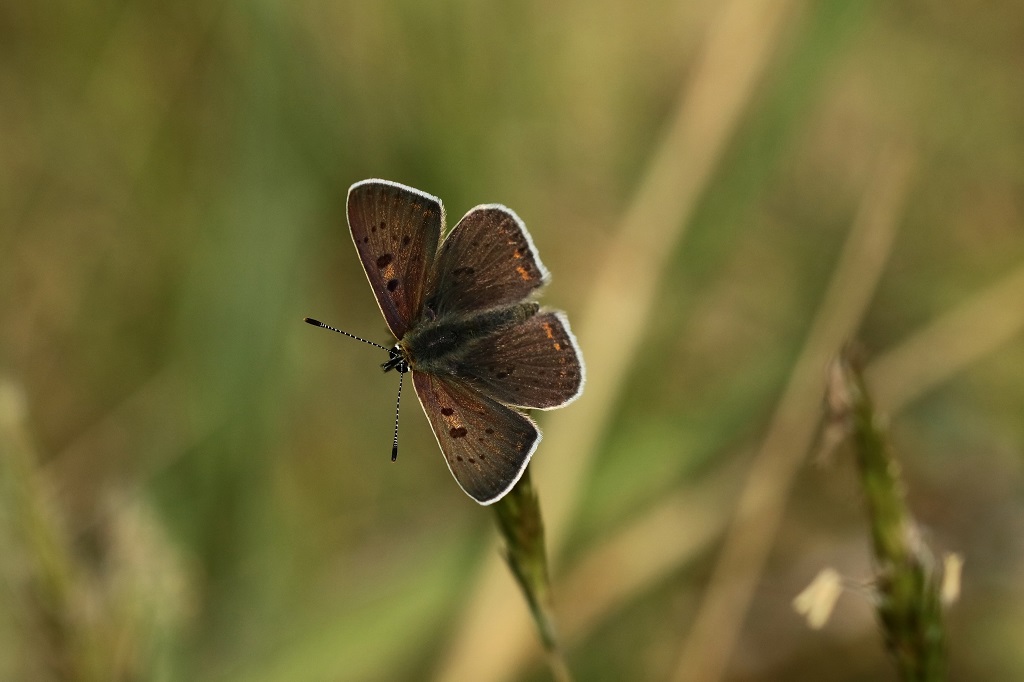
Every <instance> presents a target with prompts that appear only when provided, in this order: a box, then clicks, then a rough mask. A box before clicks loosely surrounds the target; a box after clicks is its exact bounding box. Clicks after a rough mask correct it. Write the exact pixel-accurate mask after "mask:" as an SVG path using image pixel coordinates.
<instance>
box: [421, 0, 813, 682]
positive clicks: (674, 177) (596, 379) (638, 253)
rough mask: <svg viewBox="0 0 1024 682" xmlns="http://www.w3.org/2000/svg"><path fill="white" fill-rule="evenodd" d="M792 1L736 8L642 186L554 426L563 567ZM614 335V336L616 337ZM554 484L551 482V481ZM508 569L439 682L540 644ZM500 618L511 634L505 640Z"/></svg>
mask: <svg viewBox="0 0 1024 682" xmlns="http://www.w3.org/2000/svg"><path fill="white" fill-rule="evenodd" d="M792 7H793V3H792V2H768V1H760V2H750V1H740V0H734V2H731V3H729V4H727V5H726V6H725V7H724V8H723V9H722V11H721V13H720V14H719V16H718V17H717V20H716V21H715V23H714V24H713V25H712V26H711V28H710V31H709V34H708V37H707V40H706V42H705V46H704V47H705V49H704V51H703V54H702V56H701V57H700V58H699V59H698V61H697V63H696V64H695V66H694V69H693V71H692V73H693V76H692V78H691V80H690V81H689V82H687V83H686V84H685V85H684V87H683V89H682V92H681V96H680V99H679V105H678V108H677V110H676V113H675V115H674V117H673V119H672V121H671V124H670V126H669V128H668V130H667V134H666V136H665V138H664V140H663V141H662V143H661V144H660V146H659V147H658V151H657V154H656V156H655V158H654V159H653V160H652V163H651V166H650V168H649V170H648V172H647V174H646V177H645V178H644V180H643V182H642V183H641V185H640V187H639V189H638V191H637V194H636V197H635V199H634V201H633V204H632V206H631V207H630V209H629V210H628V212H627V213H626V215H625V218H624V221H623V225H622V228H621V229H620V231H619V233H618V235H617V237H616V239H615V240H614V241H613V243H612V244H611V245H610V247H609V249H608V251H607V257H606V260H605V262H604V263H603V264H602V266H601V268H599V270H598V274H597V277H596V279H595V281H594V283H593V288H592V293H591V296H590V298H589V300H588V303H587V306H586V309H585V311H584V313H583V316H582V323H581V324H580V325H579V327H578V328H577V332H578V337H579V339H580V343H581V345H582V347H583V349H584V353H585V355H586V358H587V363H588V369H589V370H590V371H589V372H588V377H589V382H588V386H587V391H586V393H585V394H584V395H583V397H582V398H581V399H580V400H579V401H578V402H577V404H575V405H573V407H572V408H571V409H569V410H566V411H565V413H564V414H561V415H559V418H558V419H556V420H552V421H551V422H550V425H549V428H548V430H547V433H546V438H545V443H544V449H545V451H546V452H548V453H549V456H542V457H540V458H538V460H537V464H536V465H535V466H536V472H535V473H537V475H538V479H539V480H540V481H542V482H543V481H558V486H559V487H558V495H552V496H551V497H550V498H549V499H548V500H547V502H546V505H545V506H546V514H547V519H546V525H547V532H548V538H549V548H550V554H551V557H552V559H553V561H555V562H557V557H558V553H559V549H560V547H561V545H562V543H563V541H564V538H565V535H566V529H567V528H568V525H569V522H570V520H571V517H572V514H573V512H574V510H575V508H576V504H577V499H578V496H579V490H580V486H581V484H582V482H583V481H584V480H585V478H586V472H587V470H588V469H589V466H590V462H591V460H592V458H593V454H594V451H595V448H596V445H597V443H599V442H600V440H601V438H602V436H603V434H602V432H601V428H600V425H602V424H605V423H607V422H608V418H609V414H610V412H611V409H612V406H613V404H614V400H615V397H616V396H617V395H618V393H619V391H620V389H621V386H622V384H623V382H624V380H625V377H626V374H627V371H628V368H629V365H630V363H631V361H632V359H633V357H634V356H635V355H636V352H637V350H638V348H639V345H640V341H641V338H642V334H643V330H644V329H646V327H647V319H648V318H649V316H650V313H651V309H652V305H653V301H654V297H655V294H656V293H657V283H658V280H659V278H660V277H661V274H662V272H663V270H664V267H665V265H666V263H667V261H668V258H669V256H670V255H671V254H672V253H673V252H674V249H675V246H676V245H677V244H678V243H679V241H680V239H681V238H682V234H683V231H684V230H685V228H686V225H687V223H688V222H689V219H690V216H691V214H692V212H693V210H694V207H695V205H696V202H697V200H698V198H699V197H700V196H701V194H702V193H703V191H704V189H705V187H706V186H707V183H708V181H709V179H710V177H711V176H712V174H713V172H714V170H715V168H716V167H717V164H718V160H719V158H720V157H721V154H722V149H723V148H724V146H725V144H726V143H727V141H728V140H729V139H730V138H731V136H732V134H733V132H734V131H735V129H736V125H737V123H738V121H739V119H740V116H741V114H742V112H743V111H744V109H745V107H746V105H747V103H748V102H749V101H750V99H751V96H752V94H753V92H754V89H755V87H756V85H757V82H758V77H759V76H760V74H761V73H762V72H763V70H764V68H765V66H766V65H767V64H768V62H769V60H770V58H771V56H772V54H773V48H774V47H775V45H776V43H777V40H778V38H779V35H780V29H781V27H782V26H783V25H784V23H785V19H786V18H787V17H788V16H789V13H790V11H791V10H792ZM610 328H614V329H615V330H616V333H615V334H614V335H610V334H608V333H607V330H608V329H610ZM542 485H543V483H542ZM517 601H518V595H517V594H516V593H515V589H514V587H513V586H512V585H511V584H510V583H509V581H508V576H507V575H506V574H505V570H504V567H503V566H502V565H501V564H500V562H497V561H491V562H488V563H486V564H484V566H483V569H482V571H481V574H480V578H479V581H478V583H477V587H476V590H475V593H474V595H473V596H472V598H471V600H470V603H469V607H468V609H467V611H466V613H465V615H464V616H463V618H462V621H461V623H460V626H459V629H458V631H457V633H456V635H455V638H454V640H453V641H452V644H451V648H450V650H449V654H448V656H447V657H446V658H445V659H444V660H443V661H442V663H441V666H440V668H439V672H438V675H437V678H438V679H441V680H470V679H471V680H477V681H481V682H483V681H486V680H501V679H507V678H508V677H510V676H511V675H513V674H514V672H515V667H514V665H513V662H514V661H516V660H522V658H523V657H524V652H525V651H527V650H528V649H529V647H530V646H532V642H531V637H532V634H531V632H530V626H529V618H528V615H527V613H526V611H525V610H524V609H522V608H521V607H520V606H519V605H518V604H517V603H516V602H517ZM495 614H502V616H501V626H502V628H503V630H502V632H501V633H499V634H496V633H495V628H496V627H497V623H498V622H497V621H496V619H495Z"/></svg>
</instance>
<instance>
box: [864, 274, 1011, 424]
mask: <svg viewBox="0 0 1024 682" xmlns="http://www.w3.org/2000/svg"><path fill="white" fill-rule="evenodd" d="M1021 301H1024V266H1021V267H1018V268H1017V269H1015V270H1013V271H1012V272H1011V273H1010V274H1009V275H1006V276H1005V277H1003V278H1002V279H1000V280H999V281H998V282H996V283H995V284H994V285H992V286H991V287H989V288H988V289H986V290H985V291H984V292H983V293H981V294H978V295H977V296H974V297H973V298H971V299H970V300H969V301H967V302H966V303H964V304H963V305H961V306H960V307H958V308H956V309H955V310H953V311H951V312H948V313H946V314H945V315H943V316H942V317H940V318H938V319H937V320H935V321H934V322H933V323H931V324H930V325H928V326H927V327H925V328H924V329H921V330H920V331H918V332H917V333H915V334H914V335H913V336H911V337H910V338H909V339H907V340H906V341H904V342H903V343H901V344H899V346H898V347H896V348H894V349H893V350H891V351H889V352H888V353H886V354H884V355H882V356H881V357H879V358H878V359H877V360H875V361H874V362H872V363H871V365H870V366H869V367H868V368H867V370H866V372H865V377H864V378H865V381H866V382H867V385H868V386H869V387H870V388H871V390H872V393H873V395H874V399H875V402H876V403H878V406H879V411H880V412H882V413H886V412H890V411H895V410H897V409H899V408H900V407H902V406H903V405H906V404H907V403H909V402H911V401H913V400H914V398H915V397H917V396H919V395H921V394H923V393H926V392H927V391H929V390H931V389H932V388H934V387H935V386H937V385H939V384H941V383H942V382H944V381H946V380H947V379H948V378H949V377H950V376H953V375H954V374H957V373H958V372H960V371H962V370H963V369H964V368H965V367H967V366H968V365H970V364H971V363H973V362H976V361H977V360H979V359H980V358H982V357H984V356H986V355H988V354H989V353H991V352H993V351H994V350H996V349H997V348H999V347H1000V346H1003V345H1004V344H1006V342H1007V341H1009V340H1010V339H1012V338H1014V337H1016V336H1018V335H1019V334H1020V333H1021V331H1024V306H1022V305H1021Z"/></svg>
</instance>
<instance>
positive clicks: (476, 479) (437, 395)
mask: <svg viewBox="0 0 1024 682" xmlns="http://www.w3.org/2000/svg"><path fill="white" fill-rule="evenodd" d="M412 376H413V384H414V386H415V387H416V395H417V396H418V397H419V399H420V404H421V405H422V406H423V411H424V412H426V414H427V418H428V419H429V420H430V427H431V428H432V429H433V431H434V436H435V437H436V438H437V443H438V445H440V446H441V452H442V453H444V458H445V461H447V462H448V469H449V470H451V472H452V475H453V476H454V477H455V480H456V481H457V482H458V484H459V486H461V487H462V489H463V490H464V491H466V493H467V494H468V495H469V496H470V497H472V498H473V499H474V500H476V501H477V502H479V503H480V504H491V503H492V502H495V501H497V500H498V499H500V498H501V497H502V496H503V495H504V494H505V493H506V492H508V491H509V490H510V489H511V488H512V486H513V485H515V483H516V481H518V480H519V477H520V476H522V475H523V471H524V470H525V469H526V465H527V464H528V463H529V461H530V457H531V456H532V455H533V452H534V450H536V449H537V445H538V443H540V431H538V430H537V427H536V426H535V425H534V423H533V422H532V421H531V420H530V418H529V417H527V416H526V415H525V414H523V413H521V412H517V411H516V410H514V409H512V408H510V407H507V406H505V405H502V404H501V403H499V402H498V401H496V400H494V399H493V398H490V397H488V396H485V395H483V394H481V393H479V392H478V391H476V390H474V389H473V388H471V387H470V386H468V385H467V383H466V382H464V381H459V380H453V379H447V378H443V377H439V376H435V375H431V374H426V373H424V372H416V371H413V373H412Z"/></svg>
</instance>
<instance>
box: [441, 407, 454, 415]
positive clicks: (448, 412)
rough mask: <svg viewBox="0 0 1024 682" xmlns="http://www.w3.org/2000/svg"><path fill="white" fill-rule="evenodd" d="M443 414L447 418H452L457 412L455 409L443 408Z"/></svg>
mask: <svg viewBox="0 0 1024 682" xmlns="http://www.w3.org/2000/svg"><path fill="white" fill-rule="evenodd" d="M441 414H443V415H444V416H446V417H450V416H452V415H453V414H455V410H453V409H452V408H450V407H442V408H441Z"/></svg>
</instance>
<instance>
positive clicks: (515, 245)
mask: <svg viewBox="0 0 1024 682" xmlns="http://www.w3.org/2000/svg"><path fill="white" fill-rule="evenodd" d="M547 280H548V271H547V270H546V269H545V268H544V265H543V263H541V262H540V257H538V256H537V250H536V248H534V246H533V240H531V239H530V233H529V232H527V230H526V226H525V225H524V224H523V221H521V220H520V219H519V216H517V215H516V214H515V213H513V212H512V211H511V210H510V209H508V208H506V207H504V206H501V205H498V204H487V205H483V206H477V207H476V208H474V209H472V210H471V211H469V213H467V214H466V215H465V216H463V218H462V220H460V221H459V223H458V225H456V226H455V227H454V228H452V231H451V233H450V234H449V235H448V236H447V237H445V240H444V242H442V244H441V247H440V249H439V250H438V254H437V263H436V265H435V267H434V271H433V273H432V275H431V278H430V284H429V286H428V292H429V294H428V297H427V307H428V308H430V309H431V310H432V311H434V312H436V313H437V314H438V315H443V314H447V313H465V312H472V311H477V310H485V309H488V308H496V307H499V306H503V305H508V304H510V303H516V302H518V301H521V300H523V299H525V298H526V297H528V296H529V295H530V294H531V293H533V292H534V291H535V290H536V289H538V288H540V287H542V286H543V285H544V284H545V283H547Z"/></svg>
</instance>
